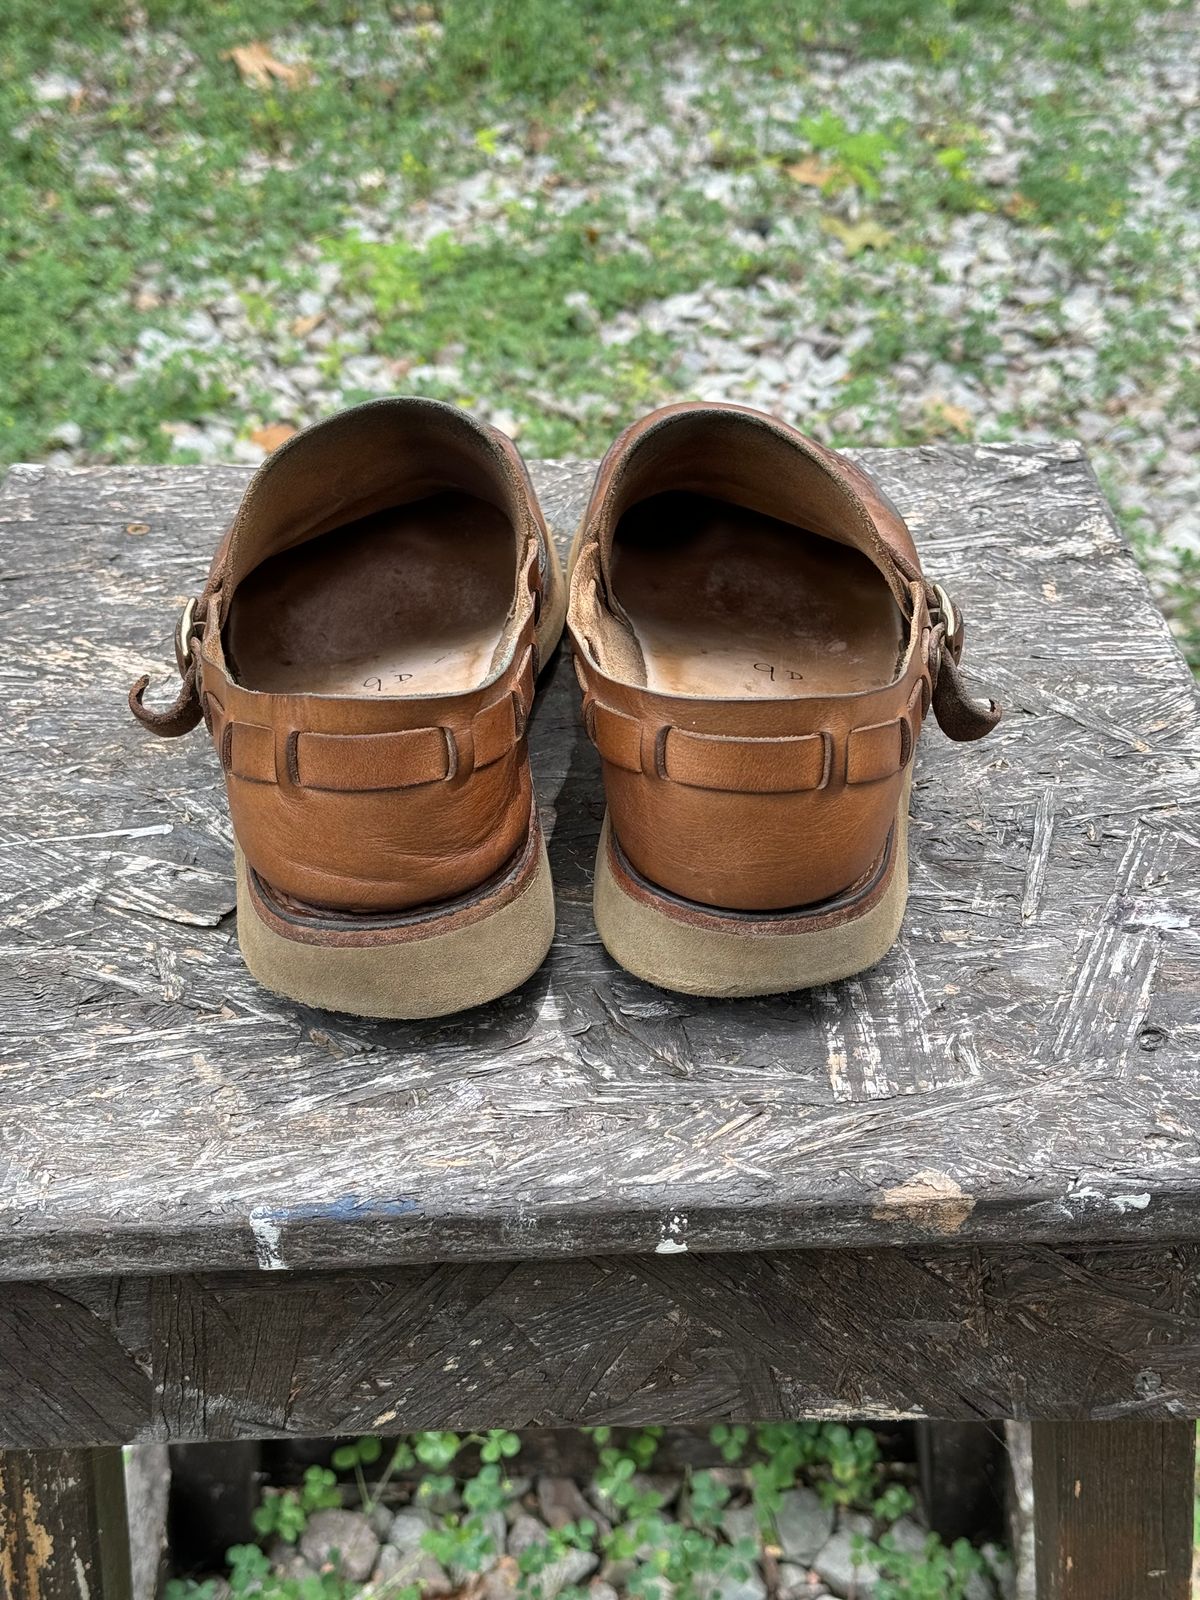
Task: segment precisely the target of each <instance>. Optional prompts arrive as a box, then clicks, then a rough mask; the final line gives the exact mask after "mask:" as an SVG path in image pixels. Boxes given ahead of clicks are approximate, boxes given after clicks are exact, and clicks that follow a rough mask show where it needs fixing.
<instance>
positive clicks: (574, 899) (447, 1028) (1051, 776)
mask: <svg viewBox="0 0 1200 1600" xmlns="http://www.w3.org/2000/svg"><path fill="white" fill-rule="evenodd" d="M863 460H864V461H865V463H866V464H867V465H868V466H869V468H870V469H871V470H872V471H873V472H875V473H877V474H878V475H879V477H880V479H881V480H882V482H883V484H884V486H885V487H886V488H887V490H888V492H889V493H890V494H891V495H892V496H893V498H894V499H895V500H896V501H897V503H898V504H899V505H900V507H901V509H902V510H903V511H904V512H905V514H906V515H907V516H908V517H909V519H910V521H911V523H912V525H913V527H914V529H915V531H916V533H917V537H918V540H919V542H920V543H921V545H922V549H923V551H924V553H925V556H926V562H927V566H928V569H929V570H930V571H931V572H932V573H933V574H934V575H936V576H937V577H938V578H939V579H941V580H942V581H943V582H945V583H946V585H947V587H948V588H949V589H950V591H951V592H952V593H953V594H954V595H955V596H956V597H957V598H958V599H959V600H960V602H961V604H962V606H963V607H964V610H965V614H966V618H967V630H968V639H969V653H968V663H969V666H970V667H971V668H972V669H973V670H974V672H975V673H976V674H978V675H979V678H980V679H981V680H983V679H986V681H987V683H988V684H989V685H990V686H992V687H993V688H994V690H995V691H996V692H997V693H998V695H999V696H1000V697H1001V698H1002V699H1003V700H1004V702H1005V703H1006V705H1007V707H1008V715H1007V718H1006V720H1005V722H1004V723H1003V725H1002V727H1001V729H1000V731H999V732H998V733H997V734H996V735H995V736H994V738H993V739H991V740H990V741H989V742H988V743H987V744H985V745H978V746H969V747H955V746H951V745H949V744H947V743H946V742H945V741H943V740H942V739H940V738H939V737H938V736H937V735H936V734H931V735H930V736H929V737H928V738H927V739H926V740H924V741H923V742H922V746H921V751H920V756H919V761H918V766H917V781H916V789H915V818H916V825H915V829H914V839H913V849H914V856H915V861H914V870H913V886H912V899H911V902H910V907H909V913H908V918H907V921H906V924H905V932H904V937H903V939H902V942H901V944H900V945H899V946H898V948H897V949H896V950H895V951H894V952H893V953H892V955H891V956H890V957H889V959H888V960H886V961H885V962H884V963H883V965H881V966H880V967H879V968H877V969H876V970H875V971H873V972H871V973H869V974H867V975H865V976H863V977H862V978H860V979H857V980H854V981H852V982H849V983H845V984H842V985H839V986H837V987H836V988H830V989H824V990H819V991H816V992H813V993H808V994H798V995H794V996H785V997H781V998H776V999H766V1000H757V1001H745V1002H737V1003H708V1002H703V1001H697V1000H691V999H684V998H681V997H678V996H674V995H670V994H665V993H662V992H660V991H656V990H653V989H650V988H647V987H646V986H644V985H642V984H640V983H638V982H636V981H635V980H633V979H632V978H630V977H629V976H628V975H627V974H625V973H624V972H622V971H620V970H618V969H617V968H615V967H614V966H613V965H612V963H611V962H610V961H609V960H608V959H607V957H606V956H605V954H604V952H603V949H602V948H601V945H600V943H599V940H598V938H597V936H596V932H595V929H594V927H593V925H592V916H591V873H592V858H593V854H594V851H595V847H596V836H597V832H598V828H599V824H600V819H601V814H602V809H603V802H602V798H601V788H600V780H599V773H598V769H597V762H596V758H595V755H594V752H593V750H592V748H591V747H590V745H589V744H588V742H587V740H586V738H584V736H583V734H582V731H581V730H580V727H579V719H578V711H577V701H578V694H577V690H576V687H575V683H574V679H573V674H572V672H571V669H570V666H569V663H568V662H567V661H566V660H565V659H560V660H559V661H558V663H557V665H556V666H555V667H554V669H553V675H552V679H551V682H550V684H549V687H548V691H547V692H546V694H545V695H544V697H543V699H542V700H541V701H540V703H539V706H538V709H537V711H536V713H535V717H534V722H533V732H532V740H533V765H534V771H535V774H536V778H537V783H538V790H539V803H540V805H541V807H542V810H543V815H544V819H545V825H546V832H547V834H548V835H549V837H550V855H551V861H552V864H553V869H554V873H555V881H556V885H557V893H558V914H559V933H558V939H557V943H556V945H555V948H554V952H553V954H552V956H551V959H550V960H549V961H548V962H547V964H546V965H545V967H544V968H543V970H542V971H541V972H540V973H539V974H538V976H537V977H536V978H535V979H534V980H533V981H532V982H530V983H529V984H528V985H527V986H526V987H525V988H524V989H523V990H522V991H520V992H519V993H517V994H514V995H511V996H510V997H508V999H506V1000H504V1001H502V1002H500V1003H498V1004H496V1005H494V1006H491V1007H489V1008H487V1009H486V1010H481V1011H477V1012H473V1013H471V1014H469V1015H465V1016H462V1017H457V1018H451V1019H448V1020H446V1021H444V1022H441V1023H438V1024H436V1025H408V1024H386V1023H378V1024H377V1023H371V1022H364V1021H355V1020H352V1019H347V1018H341V1017H334V1016H329V1015H325V1014H320V1013H316V1012H307V1011H303V1010H300V1009H298V1008H296V1007H295V1006H292V1005H289V1004H285V1003H282V1002H277V1001H275V1000H273V999H272V998H271V996H270V995H268V994H266V993H264V992H263V991H261V990H260V989H258V988H256V986H255V985H254V984H253V983H252V982H251V981H250V979H249V978H248V977H247V975H246V973H245V971H244V970H243V967H242V964H241V961H240V959H239V956H238V951H237V944H236V940H235V933H234V916H233V910H234V887H233V873H232V867H231V861H230V837H229V829H228V824H227V820H226V814H225V802H224V795H223V791H222V785H221V781H220V778H219V775H218V770H217V765H216V762H215V760H214V759H213V755H212V751H211V750H210V749H209V747H208V745H207V742H206V740H205V739H204V738H203V737H202V736H200V735H197V736H196V737H194V738H192V739H189V740H185V741H180V742H172V743H167V742H158V741H155V740H153V739H150V738H148V737H147V736H146V735H145V734H144V733H143V732H142V731H141V730H140V729H139V728H137V727H135V726H134V724H133V721H132V719H131V718H130V717H129V716H128V713H127V712H126V710H125V707H124V694H125V690H126V687H127V685H128V683H129V681H130V680H131V679H132V678H134V677H136V676H137V675H138V674H139V673H140V672H142V671H143V670H152V671H153V672H154V673H155V674H156V679H157V682H156V689H157V691H158V693H159V695H160V696H161V695H162V694H163V693H165V692H169V689H170V686H169V684H168V683H167V682H166V676H167V670H168V669H167V666H166V662H167V660H168V659H169V655H170V643H169V632H170V627H171V624H172V622H173V620H174V615H175V612H176V610H177V608H178V607H179V605H180V604H181V602H182V601H183V599H184V597H185V596H186V595H188V594H190V593H191V592H193V591H194V590H195V588H196V587H197V584H198V583H199V581H200V580H201V578H202V576H203V570H204V567H205V565H206V562H207V559H208V555H209V553H210V552H211V550H212V548H213V544H214V540H215V538H216V536H217V534H218V533H219V532H220V530H221V528H222V526H223V525H224V524H225V522H226V520H227V519H228V517H229V515H230V514H231V512H232V511H233V508H234V506H235V505H236V503H237V501H238V499H239V496H240V493H241V490H242V487H243V485H244V483H245V481H246V476H247V474H246V472H245V471H244V470H242V469H240V468H234V467H229V468H146V469H129V468H114V469H108V468H103V469H96V470H86V471H59V470H48V469H43V468H17V469H15V470H13V471H12V473H11V474H10V475H9V477H8V479H7V481H6V483H5V485H4V487H3V490H2V491H0V524H2V527H3V546H2V549H3V559H4V568H5V570H4V572H3V574H2V576H3V580H4V581H3V583H0V611H2V613H3V654H2V656H0V673H2V675H3V703H4V738H3V744H2V746H0V762H2V764H3V765H2V768H0V771H2V775H3V784H2V786H0V917H2V919H3V928H4V961H3V964H2V965H0V1072H2V1079H0V1087H2V1092H3V1102H2V1104H3V1117H2V1121H0V1223H2V1229H0V1274H2V1275H3V1279H4V1280H5V1281H4V1284H3V1287H2V1289H0V1445H2V1446H3V1447H4V1450H5V1451H6V1452H7V1453H6V1454H4V1455H2V1456H0V1473H2V1487H0V1526H2V1529H3V1536H2V1538H0V1583H2V1584H4V1585H5V1586H6V1587H5V1589H4V1592H5V1594H6V1595H8V1594H11V1595H14V1596H20V1597H21V1600H26V1597H29V1596H33V1595H35V1594H36V1595H37V1596H38V1597H39V1600H65V1597H68V1596H70V1597H72V1600H79V1597H83V1596H85V1595H86V1596H88V1597H90V1600H114V1597H122V1596H123V1595H124V1593H125V1585H126V1576H125V1574H126V1567H127V1554H126V1550H125V1540H124V1534H123V1529H122V1493H123V1489H122V1479H121V1460H120V1452H119V1450H118V1449H117V1448H116V1447H117V1446H119V1445H121V1444H122V1443H124V1442H126V1441H130V1440H145V1439H158V1440H162V1439H168V1440H204V1439H214V1440H218V1439H241V1438H257V1437H271V1436H279V1435H296V1436H303V1435H326V1434H331V1433H339V1432H349V1433H356V1432H367V1433H370V1432H379V1433H387V1432H389V1431H391V1432H395V1431H399V1430H403V1429H417V1428H431V1427H448V1428H481V1427H486V1426H496V1425H499V1424H506V1425H513V1426H520V1425H531V1424H539V1425H549V1426H570V1425H575V1424H580V1423H600V1422H610V1423H635V1422H658V1423H675V1422H703V1421H707V1420H716V1419H725V1418H737V1419H742V1420H747V1419H756V1420H765V1419H771V1418H781V1417H783V1418H789V1417H804V1416H824V1417H831V1416H839V1417H863V1418H885V1417H899V1416H907V1417H919V1418H947V1419H965V1420H979V1419H984V1418H1024V1419H1033V1420H1034V1423H1035V1426H1034V1431H1033V1440H1034V1454H1035V1482H1036V1489H1037V1512H1036V1518H1037V1531H1038V1542H1039V1574H1040V1576H1039V1592H1040V1593H1041V1594H1042V1595H1043V1596H1045V1597H1055V1600H1066V1597H1071V1600H1160V1597H1161V1600H1180V1597H1182V1596H1184V1595H1185V1594H1186V1593H1187V1583H1188V1568H1189V1563H1190V1544H1191V1475H1192V1458H1193V1425H1192V1422H1191V1421H1190V1419H1191V1418H1194V1417H1196V1416H1197V1415H1198V1414H1200V1272H1198V1268H1200V1245H1198V1241H1200V1115H1198V1109H1197V1108H1198V1094H1200V1049H1198V1046H1200V938H1198V933H1197V917H1198V910H1200V908H1198V893H1200V815H1198V814H1197V807H1196V796H1197V788H1198V777H1197V774H1198V770H1200V769H1198V764H1197V753H1198V747H1200V740H1198V737H1197V729H1198V719H1197V698H1196V693H1195V688H1194V685H1193V683H1192V680H1191V678H1190V676H1189V674H1188V671H1187V669H1186V667H1185V665H1184V662H1183V661H1182V659H1181V658H1180V656H1179V654H1178V653H1177V651H1176V649H1175V646H1174V644H1173V643H1172V641H1171V637H1170V635H1169V633H1168V630H1167V627H1166V624H1165V622H1164V621H1163V619H1162V617H1161V616H1160V615H1159V613H1158V612H1157V611H1156V609H1155V608H1154V606H1153V604H1152V602H1151V600H1150V597H1149V595H1148V593H1147V591H1146V587H1145V585H1144V583H1143V582H1142V579H1141V577H1140V576H1139V574H1138V571H1137V569H1136V567H1135V565H1134V561H1133V558H1132V556H1131V555H1130V552H1129V550H1128V549H1127V548H1126V546H1125V545H1124V543H1123V542H1122V540H1121V538H1120V537H1119V535H1118V534H1117V532H1116V530H1115V528H1114V524H1113V520H1112V517H1111V515H1110V514H1109V512H1108V510H1107V508H1106V506H1105V503H1104V500H1103V498H1102V496H1101V493H1100V491H1099V489H1098V487H1097V484H1096V481H1095V479H1094V477H1093V475H1092V472H1091V470H1090V468H1089V466H1088V464H1087V461H1086V459H1085V457H1084V456H1083V454H1082V453H1081V451H1080V450H1079V449H1078V448H1077V447H1076V446H1074V445H1071V444H1062V445H1057V446H1052V447H1040V448H1033V447H1007V446H988V447H983V448H974V447H969V446H962V447H954V448H946V447H932V448H926V449H920V450H898V451H891V452H866V453H864V456H863ZM535 477H536V479H537V483H538V487H539V489H540V491H541V494H542V496H543V499H544V504H545V506H546V509H547V513H548V515H549V517H550V519H551V521H552V523H553V524H554V526H555V527H556V529H557V530H558V531H559V533H560V534H561V535H563V536H564V537H565V535H566V533H567V531H568V530H569V529H570V527H571V525H572V524H573V522H574V519H575V517H576V515H577V513H578V511H579V509H580V507H581V505H582V502H583V498H584V495H585V492H586V488H587V485H588V482H589V477H590V470H589V468H588V467H587V466H585V465H561V464H560V465H555V464H547V465H543V466H540V467H538V468H536V469H535ZM153 692H154V691H152V693H153Z"/></svg>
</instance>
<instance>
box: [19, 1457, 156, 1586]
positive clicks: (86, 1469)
mask: <svg viewBox="0 0 1200 1600" xmlns="http://www.w3.org/2000/svg"><path fill="white" fill-rule="evenodd" d="M130 1594H131V1590H130V1574H129V1530H128V1523H127V1520H126V1515H125V1470H124V1466H123V1465H122V1461H121V1452H120V1450H113V1449H107V1450H31V1451H27V1452H26V1451H13V1452H9V1453H6V1454H4V1455H3V1456H0V1597H2V1600H130Z"/></svg>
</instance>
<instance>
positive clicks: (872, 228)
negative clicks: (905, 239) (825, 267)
mask: <svg viewBox="0 0 1200 1600" xmlns="http://www.w3.org/2000/svg"><path fill="white" fill-rule="evenodd" d="M821 227H822V228H823V229H824V230H825V232H826V233H831V234H832V235H833V237H834V238H835V239H840V240H841V242H842V247H843V249H844V250H845V252H846V254H847V255H848V256H856V255H858V253H859V251H860V250H882V249H883V247H884V245H887V244H891V242H892V235H891V233H889V231H888V230H887V229H886V228H884V227H882V226H881V225H880V224H879V223H878V222H872V220H871V218H870V217H865V218H864V219H863V220H862V222H843V221H842V219H841V217H822V218H821Z"/></svg>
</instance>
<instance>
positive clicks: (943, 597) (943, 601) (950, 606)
mask: <svg viewBox="0 0 1200 1600" xmlns="http://www.w3.org/2000/svg"><path fill="white" fill-rule="evenodd" d="M932 587H933V592H934V594H935V595H936V596H937V603H938V611H939V613H940V615H941V619H942V621H943V622H944V623H945V624H946V642H947V644H949V642H950V640H951V639H953V638H954V636H955V634H956V633H957V632H958V612H957V611H955V609H954V602H953V600H951V598H950V596H949V595H948V594H947V593H946V591H945V589H943V588H942V586H941V584H940V583H935V584H933V586H932Z"/></svg>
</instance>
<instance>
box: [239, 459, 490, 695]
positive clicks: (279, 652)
mask: <svg viewBox="0 0 1200 1600" xmlns="http://www.w3.org/2000/svg"><path fill="white" fill-rule="evenodd" d="M513 578H514V532H513V528H512V525H511V523H510V522H509V520H508V518H507V517H506V515H505V514H504V512H503V511H501V510H500V509H498V508H497V507H496V506H494V505H492V504H490V503H489V502H488V501H485V500H481V499H479V498H478V497H477V496H474V495H471V494H465V493H461V492H457V491H445V492H441V493H437V494H433V495H430V496H429V497H427V498H425V499H422V500H417V501H414V502H412V503H411V504H406V505H400V506H393V507H390V508H388V509H386V510H383V511H377V512H375V513H374V514H373V515H371V516H367V517H363V518H361V519H359V520H358V521H355V522H351V523H347V524H345V525H343V526H341V527H337V528H333V529H331V530H330V531H329V532H326V533H322V534H320V535H318V536H317V537H316V538H312V539H309V540H307V541H306V542H305V543H303V544H298V545H295V546H293V547H292V548H290V549H286V550H284V551H283V552H282V553H280V554H278V555H274V556H271V557H270V558H269V559H268V560H266V561H264V562H263V563H262V564H261V565H260V566H258V567H256V568H255V569H254V571H253V572H251V573H249V574H248V575H247V576H246V578H245V579H244V580H243V581H242V582H241V583H240V584H239V585H238V587H237V590H236V593H235V594H234V597H233V600H232V603H231V605H230V608H229V615H228V619H227V621H226V624H225V630H224V646H225V653H226V659H227V662H228V664H229V667H230V669H231V671H232V672H233V675H234V677H235V679H236V680H237V681H238V682H239V683H241V684H242V685H243V686H244V687H245V688H248V689H257V690H262V691H265V692H268V693H274V694H326V695H349V696H354V697H356V698H362V697H368V698H369V697H371V696H375V695H380V696H400V695H423V694H452V693H458V692H461V691H464V690H469V689H474V688H477V687H479V686H481V685H482V684H484V683H486V682H487V680H488V678H489V677H490V676H491V674H492V672H493V671H494V669H495V664H496V661H497V659H498V656H499V654H500V650H501V645H502V642H503V640H504V638H505V633H506V623H507V621H508V618H509V614H510V611H511V609H512V604H513Z"/></svg>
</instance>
